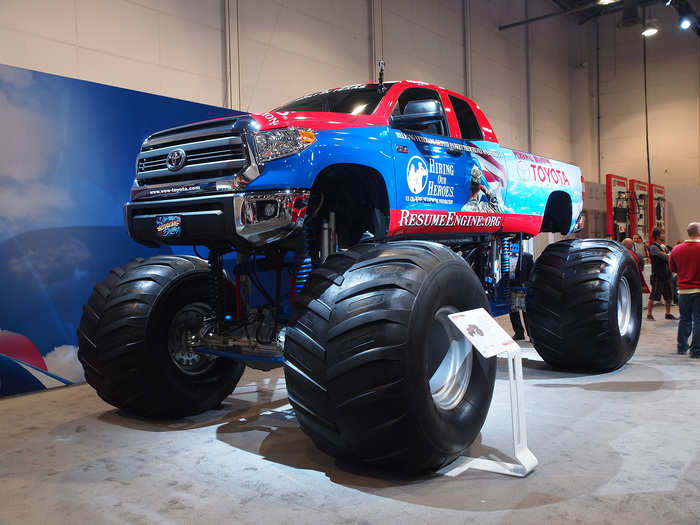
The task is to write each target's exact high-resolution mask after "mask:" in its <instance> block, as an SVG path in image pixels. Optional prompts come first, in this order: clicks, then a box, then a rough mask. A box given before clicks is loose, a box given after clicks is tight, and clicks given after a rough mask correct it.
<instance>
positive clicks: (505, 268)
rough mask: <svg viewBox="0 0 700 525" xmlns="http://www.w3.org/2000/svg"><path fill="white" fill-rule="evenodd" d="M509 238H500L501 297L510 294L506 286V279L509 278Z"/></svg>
mask: <svg viewBox="0 0 700 525" xmlns="http://www.w3.org/2000/svg"><path fill="white" fill-rule="evenodd" d="M510 250H511V246H510V240H509V239H506V238H505V237H504V238H503V239H501V276H502V277H501V283H500V285H501V291H502V293H503V297H508V296H510V287H509V286H508V281H509V280H510Z"/></svg>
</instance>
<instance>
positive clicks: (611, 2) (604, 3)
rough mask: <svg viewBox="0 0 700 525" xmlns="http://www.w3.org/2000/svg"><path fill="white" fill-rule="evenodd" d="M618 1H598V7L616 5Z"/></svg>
mask: <svg viewBox="0 0 700 525" xmlns="http://www.w3.org/2000/svg"><path fill="white" fill-rule="evenodd" d="M617 1H618V0H598V5H610V4H614V3H616V2H617Z"/></svg>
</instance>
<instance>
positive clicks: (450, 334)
mask: <svg viewBox="0 0 700 525" xmlns="http://www.w3.org/2000/svg"><path fill="white" fill-rule="evenodd" d="M456 312H457V309H456V308H454V307H453V306H445V307H443V308H440V309H439V310H438V311H437V312H436V313H435V316H434V317H433V322H432V324H431V326H430V335H429V339H428V345H430V347H429V349H428V355H429V363H431V366H430V368H431V370H434V371H433V372H432V374H431V376H430V378H429V380H428V383H429V385H430V393H431V395H432V397H433V402H434V403H435V405H436V406H437V407H438V408H441V409H443V410H451V409H453V408H454V407H456V406H457V405H458V404H459V403H460V402H461V401H462V399H463V398H464V395H465V394H466V392H467V387H468V386H469V380H470V379H471V373H472V362H473V354H474V352H473V347H472V344H471V343H470V342H469V340H468V339H467V338H466V337H464V335H462V333H461V332H460V331H459V330H458V329H457V327H456V326H455V325H454V324H453V323H452V321H450V319H449V318H448V317H447V316H448V315H450V314H453V313H456ZM429 373H430V372H429Z"/></svg>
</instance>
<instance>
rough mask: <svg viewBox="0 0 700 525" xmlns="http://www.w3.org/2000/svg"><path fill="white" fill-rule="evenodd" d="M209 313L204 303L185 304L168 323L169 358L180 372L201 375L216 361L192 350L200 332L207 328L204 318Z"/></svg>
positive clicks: (200, 338) (199, 337)
mask: <svg viewBox="0 0 700 525" xmlns="http://www.w3.org/2000/svg"><path fill="white" fill-rule="evenodd" d="M210 313H211V312H208V311H207V309H205V308H204V305H201V304H193V305H187V306H184V307H183V308H182V309H180V311H178V312H177V313H176V314H175V316H174V317H173V320H172V321H171V323H170V329H169V330H168V352H169V354H170V359H172V361H173V363H175V366H176V367H177V368H178V369H179V370H180V371H181V372H183V373H185V374H187V375H192V376H198V375H202V374H204V373H206V372H207V371H208V370H209V369H210V368H211V367H212V366H213V365H214V363H215V361H216V357H215V356H210V355H206V354H200V353H198V352H195V351H194V347H195V346H196V345H197V343H198V342H199V341H201V340H202V334H203V332H204V331H206V329H207V325H206V322H205V319H206V318H207V317H209V315H208V314H210Z"/></svg>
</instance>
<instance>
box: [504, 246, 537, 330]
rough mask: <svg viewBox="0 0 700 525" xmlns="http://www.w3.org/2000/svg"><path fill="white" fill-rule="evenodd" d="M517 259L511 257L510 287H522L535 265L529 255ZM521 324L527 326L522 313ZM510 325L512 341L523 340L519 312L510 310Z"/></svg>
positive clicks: (524, 315)
mask: <svg viewBox="0 0 700 525" xmlns="http://www.w3.org/2000/svg"><path fill="white" fill-rule="evenodd" d="M521 255H522V258H523V260H522V261H518V258H519V257H520V256H521ZM518 258H515V257H511V279H510V286H511V287H516V288H518V287H524V286H526V283H527V281H528V280H529V279H530V274H531V273H532V268H533V266H534V265H535V259H534V257H533V256H532V254H531V253H527V252H522V254H518ZM522 315H523V322H524V323H525V326H527V314H526V313H525V312H524V311H523V312H522ZM509 316H510V323H511V324H512V325H513V340H514V341H522V340H523V339H525V328H524V327H523V322H521V321H520V311H518V310H511V311H510V314H509Z"/></svg>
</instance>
